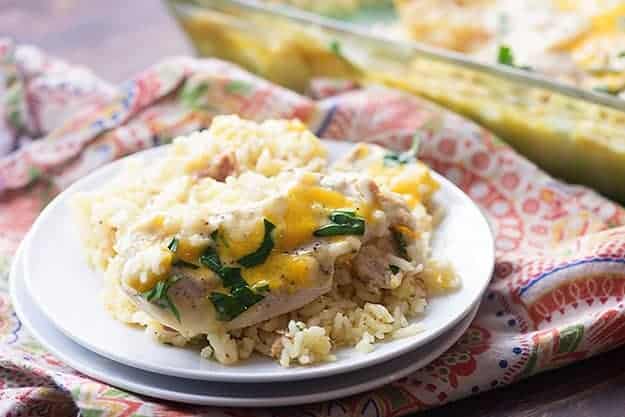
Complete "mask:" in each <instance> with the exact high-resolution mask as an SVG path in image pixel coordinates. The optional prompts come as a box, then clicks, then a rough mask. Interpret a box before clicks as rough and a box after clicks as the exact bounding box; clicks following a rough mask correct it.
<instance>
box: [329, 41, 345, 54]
mask: <svg viewBox="0 0 625 417" xmlns="http://www.w3.org/2000/svg"><path fill="white" fill-rule="evenodd" d="M328 47H329V48H330V52H332V53H333V54H334V55H336V56H338V57H342V56H343V52H342V51H341V43H340V42H339V41H337V40H336V39H333V40H332V41H331V42H330V45H328Z"/></svg>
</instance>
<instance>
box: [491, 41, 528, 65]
mask: <svg viewBox="0 0 625 417" xmlns="http://www.w3.org/2000/svg"><path fill="white" fill-rule="evenodd" d="M497 62H498V63H500V64H501V65H507V66H509V67H512V68H517V69H522V70H525V71H531V70H532V68H531V67H528V66H525V65H522V66H519V65H516V64H515V62H514V54H513V53H512V49H511V48H510V47H509V46H507V45H499V51H498V52H497Z"/></svg>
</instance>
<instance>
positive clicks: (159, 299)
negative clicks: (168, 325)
mask: <svg viewBox="0 0 625 417" xmlns="http://www.w3.org/2000/svg"><path fill="white" fill-rule="evenodd" d="M177 281H178V278H177V277H171V278H168V279H166V280H163V281H159V282H157V283H156V285H155V286H154V287H152V289H151V290H149V291H146V292H144V293H143V294H142V296H143V297H144V298H145V299H146V300H147V301H148V302H150V303H153V304H156V305H157V306H159V307H161V308H167V309H169V310H170V311H171V312H172V314H173V315H174V316H175V317H176V319H177V320H178V321H180V313H179V312H178V309H177V308H176V305H175V304H174V303H173V301H171V299H170V298H169V295H168V292H169V289H170V287H171V286H172V285H173V284H175V283H176V282H177Z"/></svg>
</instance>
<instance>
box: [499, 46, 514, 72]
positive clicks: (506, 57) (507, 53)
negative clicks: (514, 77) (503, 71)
mask: <svg viewBox="0 0 625 417" xmlns="http://www.w3.org/2000/svg"><path fill="white" fill-rule="evenodd" d="M497 62H498V63H500V64H502V65H509V66H511V67H513V66H514V54H513V53H512V49H511V48H510V47H509V46H506V45H500V46H499V52H498V53H497Z"/></svg>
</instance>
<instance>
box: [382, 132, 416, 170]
mask: <svg viewBox="0 0 625 417" xmlns="http://www.w3.org/2000/svg"><path fill="white" fill-rule="evenodd" d="M420 145H421V135H420V133H419V132H416V133H415V134H414V136H413V137H412V146H411V147H410V149H408V150H407V151H406V152H401V153H400V152H393V151H391V152H388V153H387V154H386V155H384V165H386V166H394V165H405V164H409V163H412V162H416V161H417V154H418V153H419V146H420Z"/></svg>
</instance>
